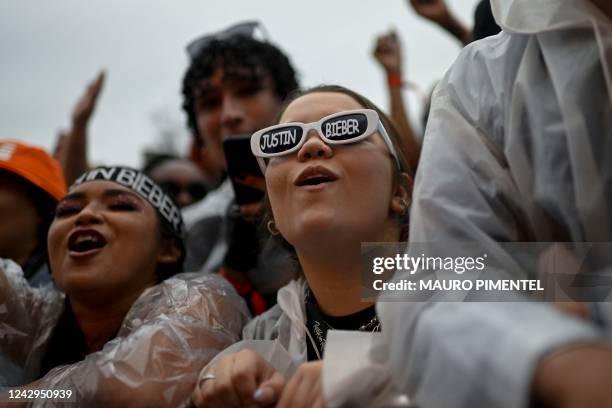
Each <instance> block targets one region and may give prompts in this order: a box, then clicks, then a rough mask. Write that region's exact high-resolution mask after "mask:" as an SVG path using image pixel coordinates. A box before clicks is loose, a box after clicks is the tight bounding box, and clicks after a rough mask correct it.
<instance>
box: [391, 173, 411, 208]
mask: <svg viewBox="0 0 612 408" xmlns="http://www.w3.org/2000/svg"><path fill="white" fill-rule="evenodd" d="M411 202H412V177H410V175H408V174H407V173H402V174H401V175H400V178H399V182H398V183H397V185H396V186H395V191H394V192H393V196H392V197H391V212H393V213H394V214H397V215H405V214H406V212H407V211H408V209H409V208H410V203H411Z"/></svg>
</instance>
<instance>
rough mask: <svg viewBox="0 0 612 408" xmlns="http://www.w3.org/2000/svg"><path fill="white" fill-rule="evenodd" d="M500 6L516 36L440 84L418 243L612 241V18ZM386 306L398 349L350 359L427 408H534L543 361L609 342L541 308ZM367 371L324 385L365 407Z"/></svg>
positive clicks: (470, 57) (567, 4) (559, 2)
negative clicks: (367, 362) (535, 378)
mask: <svg viewBox="0 0 612 408" xmlns="http://www.w3.org/2000/svg"><path fill="white" fill-rule="evenodd" d="M492 7H493V13H494V15H495V17H496V20H497V22H498V24H499V25H500V26H501V27H502V28H503V30H504V32H502V33H501V34H500V35H497V36H495V37H491V38H487V39H485V40H482V41H479V42H476V43H473V44H471V45H469V46H467V47H466V48H465V49H464V50H463V51H462V53H461V54H460V56H459V57H458V59H457V61H456V62H455V63H454V65H453V66H452V68H451V69H450V70H449V72H448V73H447V74H446V75H445V77H444V78H443V80H442V81H441V82H440V84H439V85H438V87H437V88H436V91H435V92H434V95H433V101H432V108H431V113H430V117H429V123H428V125H427V129H426V134H425V139H424V145H423V152H422V154H421V159H420V167H419V169H418V171H417V177H416V180H415V189H414V193H413V205H412V210H411V229H410V241H411V242H422V243H424V242H444V243H453V242H478V243H480V245H481V246H482V247H483V248H486V249H488V250H489V251H491V252H495V251H500V250H503V249H502V248H501V247H500V242H504V241H506V242H508V241H509V242H513V241H542V242H546V241H548V242H554V241H590V242H595V241H612V108H611V106H612V70H611V68H612V21H611V20H609V19H608V18H607V17H605V16H604V15H603V14H602V13H601V12H600V11H599V10H598V9H595V7H594V6H593V5H592V4H590V3H589V2H587V1H586V0H493V1H492ZM491 252H490V253H491ZM611 265H612V264H608V266H609V267H610V266H611ZM401 277H402V276H399V277H398V278H401ZM599 307H600V308H601V309H602V316H603V325H604V326H605V325H609V324H610V323H611V322H612V320H610V319H608V316H609V314H607V312H608V311H609V303H608V304H600V305H599ZM377 308H378V311H379V317H380V318H381V320H382V333H383V336H384V344H383V345H382V346H381V347H385V348H386V351H385V352H383V353H380V352H379V353H378V354H377V355H376V356H374V354H373V353H372V352H370V353H369V354H367V353H365V354H364V357H360V356H359V355H357V354H356V353H353V354H352V356H353V357H352V358H353V359H362V358H368V359H373V360H375V361H376V362H375V363H372V367H373V369H372V370H370V371H371V372H373V373H375V374H374V376H376V378H377V379H380V378H381V377H382V376H384V375H385V374H384V373H385V370H386V371H388V372H387V374H386V375H387V380H388V381H393V382H394V383H395V384H396V385H397V386H398V387H399V388H400V389H401V390H402V391H405V392H408V393H409V395H411V396H412V397H413V400H414V401H415V402H416V403H417V404H418V405H419V406H424V407H428V408H432V407H433V408H435V407H453V408H457V407H525V406H527V405H528V400H529V392H530V384H531V378H532V373H533V370H534V367H535V365H536V364H537V361H538V359H539V358H540V357H542V356H543V355H544V354H546V353H547V352H550V351H551V350H553V349H554V348H555V347H560V346H563V345H566V344H569V343H573V342H588V341H593V340H596V341H597V340H601V339H604V338H605V331H604V330H602V329H600V328H598V327H597V326H596V325H595V324H591V323H590V322H586V321H585V322H583V321H579V320H577V319H575V318H572V317H568V316H564V315H561V314H560V313H558V312H556V311H555V310H553V309H552V308H551V307H549V306H547V305H542V304H535V303H433V302H421V303H407V302H379V303H378V305H377ZM328 347H330V344H329V342H328ZM326 357H327V356H326ZM330 357H333V356H330ZM324 364H325V366H327V365H333V366H336V367H337V366H342V364H343V363H342V361H337V360H336V361H335V360H334V359H333V358H332V359H330V360H328V361H327V358H326V361H325V363H324ZM324 370H325V368H324ZM368 372H369V371H368V370H362V371H360V372H353V373H349V372H347V373H345V374H344V375H343V376H342V377H341V379H339V380H338V381H336V382H335V385H334V384H331V385H330V384H329V383H327V384H324V389H325V393H326V397H327V400H328V401H332V402H333V405H339V404H347V405H356V404H366V405H367V402H366V401H368V397H369V396H370V395H371V394H372V392H371V389H370V390H369V389H368V387H367V386H361V385H362V384H367V383H368V381H367V379H366V380H364V378H365V377H367V376H368ZM351 375H352V376H353V378H351ZM356 384H359V385H356Z"/></svg>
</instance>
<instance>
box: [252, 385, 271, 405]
mask: <svg viewBox="0 0 612 408" xmlns="http://www.w3.org/2000/svg"><path fill="white" fill-rule="evenodd" d="M253 399H254V400H255V401H257V402H260V403H262V404H271V403H273V402H274V390H273V389H272V388H270V387H263V388H258V389H256V390H255V392H254V393H253Z"/></svg>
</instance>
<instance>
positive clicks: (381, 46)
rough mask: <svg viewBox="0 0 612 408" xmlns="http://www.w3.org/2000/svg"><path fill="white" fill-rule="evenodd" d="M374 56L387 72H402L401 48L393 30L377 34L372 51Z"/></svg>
mask: <svg viewBox="0 0 612 408" xmlns="http://www.w3.org/2000/svg"><path fill="white" fill-rule="evenodd" d="M373 55H374V58H375V59H376V61H378V63H379V64H380V65H381V66H382V67H383V69H384V70H385V71H386V72H387V74H389V73H396V74H399V75H401V72H402V50H401V45H400V42H399V38H398V37H397V33H396V32H395V31H393V30H392V31H389V32H388V33H386V34H382V35H380V36H378V38H377V39H376V45H375V47H374V51H373Z"/></svg>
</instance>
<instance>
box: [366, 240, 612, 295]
mask: <svg viewBox="0 0 612 408" xmlns="http://www.w3.org/2000/svg"><path fill="white" fill-rule="evenodd" d="M361 260H362V277H363V293H362V297H363V298H364V299H368V300H372V299H377V300H379V301H386V300H399V301H441V302H448V301H450V302H456V301H468V302H479V301H487V302H490V301H502V302H503V301H513V302H516V301H533V300H537V301H564V302H566V301H577V302H585V301H586V302H601V301H610V300H612V271H608V269H609V268H608V265H611V264H612V262H610V261H612V243H579V244H576V243H569V244H568V243H550V242H547V243H495V242H494V243H487V244H486V245H483V244H477V243H443V244H440V243H435V244H433V243H411V244H410V246H409V247H408V246H407V244H406V243H390V244H381V243H367V244H362V259H361Z"/></svg>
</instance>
